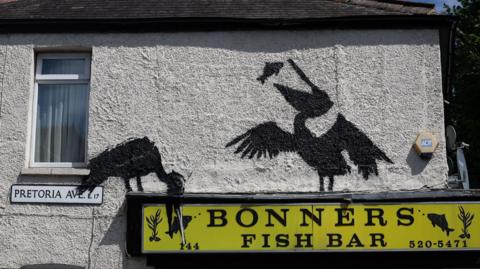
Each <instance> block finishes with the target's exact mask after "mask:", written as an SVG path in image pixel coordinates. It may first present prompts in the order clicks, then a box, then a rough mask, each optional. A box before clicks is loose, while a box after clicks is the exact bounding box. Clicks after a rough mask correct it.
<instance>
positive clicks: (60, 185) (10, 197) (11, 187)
mask: <svg viewBox="0 0 480 269" xmlns="http://www.w3.org/2000/svg"><path fill="white" fill-rule="evenodd" d="M14 186H58V187H78V186H82V185H75V184H12V185H11V186H10V195H9V201H10V204H17V205H19V204H32V205H42V204H43V205H71V206H75V205H92V206H98V205H102V204H103V196H104V195H105V188H104V187H103V186H97V187H96V188H102V201H101V202H100V203H54V202H38V203H36V202H12V193H13V192H12V189H13V187H14Z"/></svg>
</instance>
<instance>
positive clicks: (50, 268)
mask: <svg viewBox="0 0 480 269" xmlns="http://www.w3.org/2000/svg"><path fill="white" fill-rule="evenodd" d="M20 269H85V267H82V266H77V265H68V264H58V263H46V264H31V265H25V266H22V267H20Z"/></svg>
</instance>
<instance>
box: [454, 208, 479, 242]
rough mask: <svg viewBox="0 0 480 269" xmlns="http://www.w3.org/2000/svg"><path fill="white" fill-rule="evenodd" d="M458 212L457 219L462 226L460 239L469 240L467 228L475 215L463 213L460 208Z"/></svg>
mask: <svg viewBox="0 0 480 269" xmlns="http://www.w3.org/2000/svg"><path fill="white" fill-rule="evenodd" d="M459 210H460V213H459V214H458V219H460V221H461V222H462V224H463V228H462V234H461V235H460V238H470V233H469V232H468V227H469V226H470V225H471V224H472V220H473V217H474V216H475V215H474V214H472V213H470V212H465V210H464V209H463V207H461V206H459Z"/></svg>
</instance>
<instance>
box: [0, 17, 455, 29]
mask: <svg viewBox="0 0 480 269" xmlns="http://www.w3.org/2000/svg"><path fill="white" fill-rule="evenodd" d="M454 20H455V18H454V17H452V16H449V15H398V16H355V17H338V18H320V19H318V18H305V19H236V18H162V19H148V18H146V19H15V20H11V19H4V20H2V19H0V33H82V32H85V33H87V32H88V33H101V32H122V33H128V32H135V33H138V32H198V31H237V30H313V29H412V28H413V29H425V28H428V29H440V28H441V27H445V26H448V25H451V24H452V23H453V21H454Z"/></svg>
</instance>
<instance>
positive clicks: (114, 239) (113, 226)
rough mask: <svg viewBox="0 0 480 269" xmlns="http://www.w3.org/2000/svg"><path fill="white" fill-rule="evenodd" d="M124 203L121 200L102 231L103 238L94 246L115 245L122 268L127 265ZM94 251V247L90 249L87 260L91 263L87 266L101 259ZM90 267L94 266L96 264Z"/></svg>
mask: <svg viewBox="0 0 480 269" xmlns="http://www.w3.org/2000/svg"><path fill="white" fill-rule="evenodd" d="M125 203H126V202H125V200H123V202H122V205H121V206H120V208H119V210H118V212H117V214H116V215H115V217H113V218H112V222H110V225H109V226H108V228H107V230H106V231H105V232H104V233H103V238H102V239H101V240H100V242H99V243H98V246H96V247H97V248H101V247H102V246H117V247H118V249H119V250H120V255H121V263H122V268H128V267H129V262H128V259H129V258H128V257H127V250H126V245H125V242H126V240H127V239H126V234H127V217H126V216H127V213H126V206H125ZM94 236H95V235H94ZM96 253H97V251H95V249H92V250H91V251H90V255H91V257H90V258H89V260H90V261H91V263H92V264H90V265H89V267H90V266H92V265H94V264H95V263H96V260H101V259H103V257H101V256H96ZM92 267H93V268H96V266H92Z"/></svg>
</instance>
